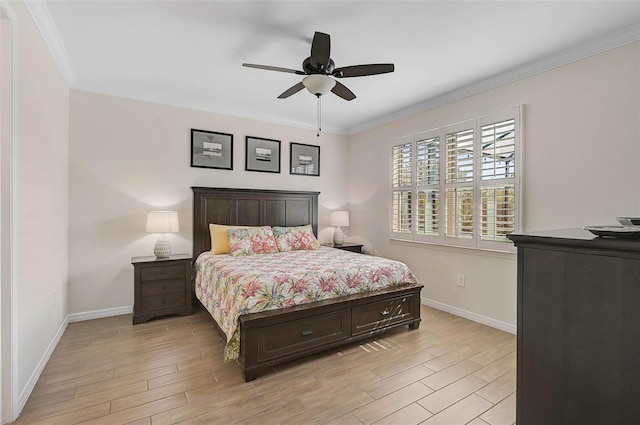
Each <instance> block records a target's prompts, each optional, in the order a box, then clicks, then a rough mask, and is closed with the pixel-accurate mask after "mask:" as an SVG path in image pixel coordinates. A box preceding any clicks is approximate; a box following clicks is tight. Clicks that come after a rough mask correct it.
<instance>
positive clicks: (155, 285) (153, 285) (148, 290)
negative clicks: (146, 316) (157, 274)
mask: <svg viewBox="0 0 640 425" xmlns="http://www.w3.org/2000/svg"><path fill="white" fill-rule="evenodd" d="M171 292H184V278H178V279H170V280H158V281H155V282H147V283H143V284H141V285H140V295H142V296H143V297H148V296H150V295H162V294H168V293H171Z"/></svg>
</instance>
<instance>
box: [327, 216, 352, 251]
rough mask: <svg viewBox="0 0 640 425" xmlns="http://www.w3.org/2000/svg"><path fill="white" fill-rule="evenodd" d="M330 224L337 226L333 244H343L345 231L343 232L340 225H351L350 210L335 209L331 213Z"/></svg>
mask: <svg viewBox="0 0 640 425" xmlns="http://www.w3.org/2000/svg"><path fill="white" fill-rule="evenodd" d="M329 224H331V225H332V226H336V231H335V232H333V244H334V245H342V244H343V243H344V233H342V229H340V226H347V227H348V226H349V211H333V212H332V213H331V214H330V215H329Z"/></svg>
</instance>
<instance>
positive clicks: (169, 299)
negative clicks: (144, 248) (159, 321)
mask: <svg viewBox="0 0 640 425" xmlns="http://www.w3.org/2000/svg"><path fill="white" fill-rule="evenodd" d="M191 261H192V257H191V255H189V254H176V255H171V256H170V257H168V258H156V257H153V256H151V257H133V258H132V259H131V264H133V269H134V274H133V276H134V279H133V282H134V306H133V324H134V325H136V324H138V323H142V322H146V321H147V320H150V319H152V318H154V317H157V316H165V315H168V314H181V315H188V314H191V313H192V311H193V307H192V299H191Z"/></svg>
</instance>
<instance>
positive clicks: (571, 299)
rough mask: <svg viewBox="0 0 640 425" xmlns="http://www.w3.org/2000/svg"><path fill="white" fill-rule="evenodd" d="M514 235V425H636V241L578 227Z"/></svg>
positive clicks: (639, 341)
mask: <svg viewBox="0 0 640 425" xmlns="http://www.w3.org/2000/svg"><path fill="white" fill-rule="evenodd" d="M509 239H511V240H512V241H513V242H514V244H515V245H516V247H517V248H518V336H517V340H518V343H517V344H518V354H517V356H518V359H517V361H518V365H517V394H516V422H517V423H518V425H527V424H581V425H586V424H638V423H640V241H638V240H628V239H613V238H602V237H596V236H594V235H592V234H591V233H590V232H588V231H586V230H582V229H567V230H557V231H549V232H535V233H530V234H522V235H511V236H509Z"/></svg>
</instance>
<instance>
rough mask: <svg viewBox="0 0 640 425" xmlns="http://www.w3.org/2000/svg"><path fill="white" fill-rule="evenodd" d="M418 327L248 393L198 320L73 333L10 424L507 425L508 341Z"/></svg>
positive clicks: (99, 326) (115, 322)
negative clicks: (17, 416)
mask: <svg viewBox="0 0 640 425" xmlns="http://www.w3.org/2000/svg"><path fill="white" fill-rule="evenodd" d="M422 319H423V321H422V323H421V325H420V328H419V329H418V330H409V329H408V327H403V328H400V329H396V330H393V331H391V332H388V333H387V334H384V335H382V336H379V337H377V338H375V339H370V340H366V341H364V342H360V343H354V344H353V345H349V346H347V347H342V348H341V349H334V350H331V351H328V352H325V353H322V354H318V355H315V356H312V357H308V358H306V359H302V360H298V361H295V362H292V363H288V364H285V365H280V366H278V367H275V368H272V369H268V370H265V371H264V372H262V373H261V374H260V375H259V377H258V379H257V380H255V381H252V382H248V383H245V382H244V381H243V380H242V374H241V372H240V368H239V366H238V365H237V364H236V363H224V361H223V360H222V350H223V342H222V338H221V337H220V335H219V334H218V332H217V331H216V330H215V329H214V327H213V325H212V323H211V319H210V317H209V316H208V315H207V313H206V312H204V311H201V310H199V311H197V312H196V313H195V314H193V315H192V316H187V317H169V318H163V319H158V320H154V321H151V322H147V323H145V324H142V325H136V326H133V325H132V324H131V315H124V316H117V317H111V318H105V319H97V320H91V321H86V322H77V323H71V324H70V325H69V326H68V328H67V330H66V331H65V333H64V335H63V337H62V339H61V340H60V343H59V344H58V346H57V348H56V349H55V351H54V353H53V354H52V356H51V359H50V360H49V362H48V364H47V366H46V367H45V369H44V371H43V373H42V376H41V377H40V380H39V381H38V383H37V385H36V387H35V388H34V391H33V393H32V394H31V396H30V397H29V400H28V401H27V403H26V405H25V407H24V409H23V411H22V414H21V416H20V417H19V418H18V420H17V421H16V422H14V424H16V425H18V424H20V425H31V424H56V425H72V424H86V425H89V424H90V425H94V424H108V425H117V424H129V425H134V424H135V425H143V424H146V425H161V424H189V425H193V424H246V425H248V424H259V425H268V424H346V425H350V424H358V425H361V424H394V425H395V424H397V425H411V424H428V425H431V424H445V425H455V424H467V423H468V424H472V425H487V424H492V425H500V424H507V425H511V424H513V423H514V422H515V366H516V359H515V348H516V346H515V344H516V340H515V336H514V335H511V334H509V333H506V332H501V331H499V330H496V329H493V328H490V327H487V326H484V325H481V324H478V323H475V322H471V321H469V320H466V319H463V318H460V317H457V316H453V315H450V314H447V313H444V312H442V311H438V310H434V309H431V308H429V307H426V306H422Z"/></svg>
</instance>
